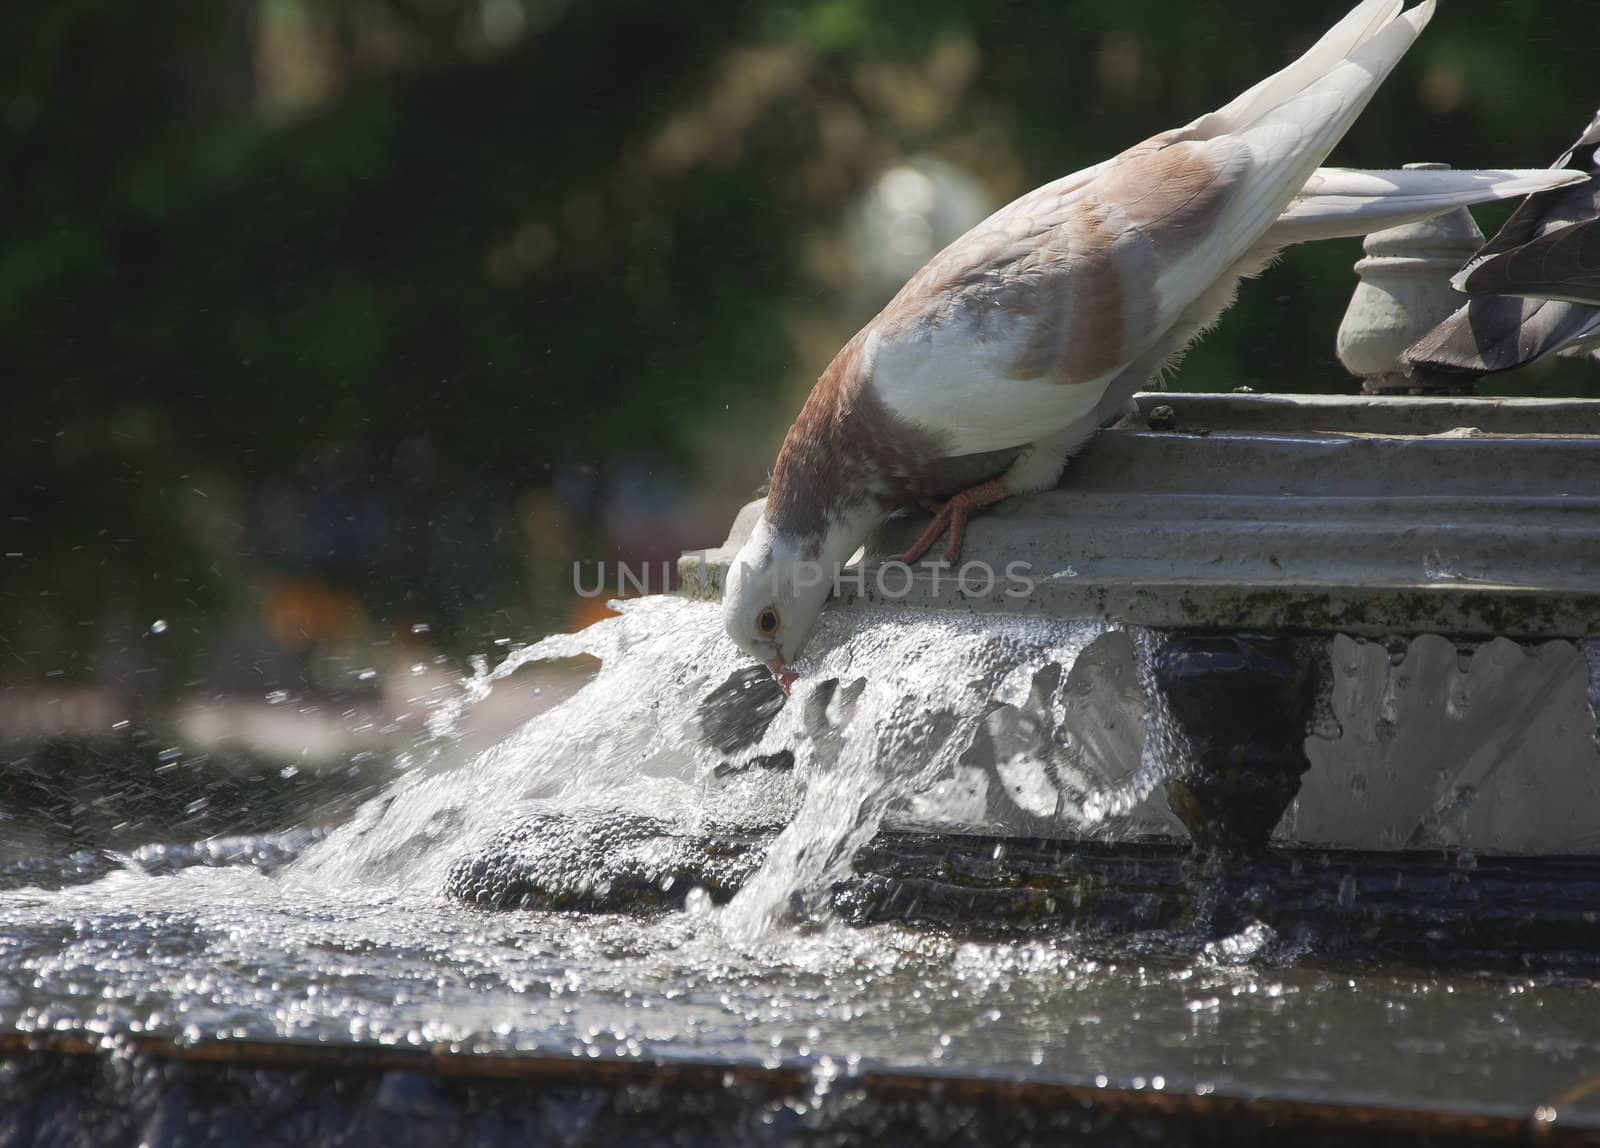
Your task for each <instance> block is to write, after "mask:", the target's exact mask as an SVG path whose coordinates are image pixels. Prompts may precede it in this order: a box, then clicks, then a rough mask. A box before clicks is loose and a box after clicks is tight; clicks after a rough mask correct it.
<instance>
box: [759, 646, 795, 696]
mask: <svg viewBox="0 0 1600 1148" xmlns="http://www.w3.org/2000/svg"><path fill="white" fill-rule="evenodd" d="M767 669H769V670H771V671H772V676H773V677H775V678H777V679H778V684H779V685H780V686H782V687H783V696H784V697H788V696H789V687H790V686H792V685H794V683H795V679H797V678H798V677H799V676H800V675H799V674H797V673H795V672H794V671H793V670H791V669H790V668H789V663H788V662H786V661H784V660H783V655H782V654H778V655H776V656H775V657H773V658H772V659H771V660H770V661H769V662H767Z"/></svg>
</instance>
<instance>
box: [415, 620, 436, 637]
mask: <svg viewBox="0 0 1600 1148" xmlns="http://www.w3.org/2000/svg"><path fill="white" fill-rule="evenodd" d="M431 628H432V627H430V626H429V625H428V623H426V622H413V623H411V632H412V633H413V634H426V633H427V632H428V631H429V630H430V629H431Z"/></svg>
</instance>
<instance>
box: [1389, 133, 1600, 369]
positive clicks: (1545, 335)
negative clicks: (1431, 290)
mask: <svg viewBox="0 0 1600 1148" xmlns="http://www.w3.org/2000/svg"><path fill="white" fill-rule="evenodd" d="M1597 152H1600V114H1597V115H1596V116H1595V118H1594V120H1593V121H1592V122H1591V123H1590V124H1589V127H1588V129H1587V130H1586V131H1585V132H1584V133H1583V135H1582V136H1581V137H1580V138H1579V139H1578V141H1577V143H1575V144H1573V145H1572V147H1571V148H1570V149H1569V150H1568V151H1567V152H1566V153H1565V154H1564V155H1562V157H1561V158H1560V159H1558V160H1556V162H1555V163H1554V164H1553V165H1552V166H1553V167H1557V168H1578V169H1579V170H1582V171H1587V172H1589V173H1590V174H1589V179H1588V180H1587V181H1585V182H1583V183H1578V184H1574V185H1572V186H1570V187H1562V188H1556V189H1555V190H1553V191H1541V192H1536V193H1534V194H1533V195H1530V196H1528V198H1527V199H1526V200H1524V201H1523V202H1522V205H1521V206H1520V207H1518V208H1517V210H1516V212H1515V213H1514V214H1513V215H1512V216H1511V218H1510V219H1508V220H1507V221H1506V225H1505V226H1504V227H1502V228H1501V229H1500V230H1499V231H1498V232H1496V233H1495V237H1494V238H1493V239H1491V240H1490V241H1489V242H1488V243H1486V244H1484V246H1483V247H1482V249H1480V250H1479V252H1478V253H1477V254H1476V255H1474V256H1473V257H1472V260H1471V261H1470V262H1469V263H1468V264H1467V266H1466V267H1465V268H1464V269H1463V270H1462V272H1461V273H1460V274H1459V275H1458V276H1457V277H1456V279H1455V283H1456V286H1457V288H1458V289H1461V290H1465V291H1466V292H1467V293H1468V294H1469V295H1471V296H1472V298H1471V300H1469V301H1468V303H1467V304H1466V306H1464V307H1462V308H1461V309H1460V310H1458V311H1457V312H1456V313H1455V314H1453V315H1451V316H1450V317H1449V318H1448V319H1446V320H1445V321H1444V322H1442V323H1440V324H1439V325H1438V326H1437V327H1435V328H1434V329H1433V330H1432V331H1429V332H1428V333H1427V334H1426V335H1424V336H1423V337H1422V338H1420V339H1418V340H1417V341H1416V343H1414V344H1413V345H1412V346H1411V347H1410V348H1409V349H1408V350H1407V351H1406V353H1405V360H1406V362H1407V363H1408V364H1409V365H1410V367H1411V368H1412V369H1413V370H1416V371H1423V372H1433V373H1438V374H1445V375H1467V376H1477V375H1489V374H1495V373H1498V372H1500V371H1510V370H1515V369H1516V368H1518V367H1525V366H1527V365H1528V364H1530V363H1534V362H1537V361H1538V360H1540V359H1542V358H1544V357H1545V356H1547V355H1551V354H1555V353H1558V352H1561V351H1568V352H1571V353H1577V352H1581V351H1583V350H1587V349H1588V348H1589V346H1591V345H1593V344H1594V342H1595V341H1596V340H1600V223H1597V222H1596V217H1597V216H1600V156H1597Z"/></svg>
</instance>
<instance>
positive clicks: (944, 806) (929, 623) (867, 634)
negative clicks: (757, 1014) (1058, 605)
mask: <svg viewBox="0 0 1600 1148" xmlns="http://www.w3.org/2000/svg"><path fill="white" fill-rule="evenodd" d="M618 608H619V611H620V613H619V616H618V617H616V618H612V619H608V620H606V621H604V622H601V623H599V624H597V625H595V626H592V627H590V628H589V629H586V630H584V631H582V632H581V633H578V634H573V635H563V636H559V637H553V638H548V639H546V640H544V641H541V642H539V643H537V644H535V645H532V646H529V647H527V648H525V649H523V650H520V651H518V652H516V653H514V654H512V655H511V656H510V657H508V658H507V659H506V660H505V661H504V662H502V663H501V664H500V665H499V666H497V667H495V668H494V669H493V670H489V669H487V668H486V667H479V669H478V671H477V672H476V673H475V674H474V675H473V677H472V678H470V679H469V680H468V681H467V682H466V683H464V689H463V693H462V697H461V699H460V701H459V702H458V703H457V704H455V705H453V706H446V707H440V708H439V710H438V711H437V712H436V714H435V718H434V733H435V734H436V735H437V736H441V737H445V736H448V735H449V734H450V732H451V730H452V729H453V728H454V725H455V723H456V722H457V721H458V720H459V718H460V715H461V713H462V712H463V710H464V708H465V707H467V706H470V705H471V704H473V703H474V702H475V701H476V700H479V699H481V698H482V697H484V696H485V695H486V694H487V693H488V692H489V691H490V690H492V689H493V688H494V685H495V683H496V682H498V681H502V680H504V679H505V678H506V677H508V676H509V675H510V674H512V673H514V672H515V671H516V670H518V669H520V668H522V667H523V666H526V665H529V664H530V663H535V662H539V661H544V660H549V659H558V658H569V657H573V656H576V655H580V654H588V655H592V656H594V657H596V658H598V659H600V662H601V669H600V671H599V673H598V674H597V675H596V676H595V677H594V679H593V680H592V681H591V682H590V683H589V684H588V685H587V686H585V687H584V688H583V689H582V690H581V691H579V692H578V693H577V694H575V695H574V696H572V697H571V698H569V699H567V700H566V701H565V702H563V703H561V704H559V705H558V706H556V707H554V708H552V709H550V710H548V711H546V712H545V713H542V714H540V715H539V716H537V717H535V718H533V719H532V720H530V721H529V722H528V723H527V724H526V725H525V726H524V727H523V728H522V729H520V730H519V731H518V732H517V733H515V734H513V735H512V736H511V737H509V738H507V739H505V740H504V741H503V742H501V743H500V744H498V745H496V746H494V747H493V748H491V749H490V750H488V751H486V752H485V753H483V754H482V755H480V756H479V757H478V758H477V759H476V760H473V761H471V762H470V763H468V764H466V765H464V766H462V767H460V768H458V769H455V770H453V771H448V772H438V771H435V772H431V773H418V774H412V775H407V776H405V777H402V778H401V779H399V780H398V781H397V782H396V784H395V785H394V786H393V787H392V788H391V790H390V791H389V792H388V793H386V794H384V795H383V796H381V797H380V798H378V799H375V800H374V801H373V802H371V803H370V804H369V805H368V806H367V807H366V808H364V809H363V810H362V811H361V812H360V814H359V815H358V816H357V817H356V818H355V819H354V820H353V821H352V822H351V823H350V824H349V825H347V826H345V827H343V828H341V829H340V830H338V831H336V832H334V833H333V834H331V835H330V836H329V837H328V838H327V839H326V840H325V841H323V842H321V843H320V844H318V845H317V846H315V847H314V848H313V849H312V850H310V851H309V852H308V854H307V855H306V856H305V857H304V858H302V859H301V861H300V862H299V863H298V865H297V866H295V868H294V871H293V872H292V873H291V874H290V879H296V880H307V881H315V882H318V883H327V882H336V883H358V884H383V885H387V886H389V887H391V888H393V887H395V886H401V887H410V888H416V889H418V890H428V891H432V890H437V889H438V888H439V886H440V882H441V881H442V879H443V877H444V874H445V872H446V870H447V869H448V867H449V866H450V864H451V863H452V861H454V860H455V859H456V858H458V857H460V856H461V855H462V854H463V853H465V852H469V851H471V850H472V849H474V848H476V847H478V846H480V845H481V844H482V843H483V842H484V841H485V840H486V839H488V838H489V837H490V836H491V835H493V834H494V833H495V832H496V831H497V830H500V829H503V828H504V827H505V826H506V825H507V824H508V823H510V822H513V821H515V820H516V819H517V818H518V817H519V816H527V815H528V814H529V813H530V812H531V811H532V810H534V809H538V810H539V811H541V813H542V814H544V815H548V814H549V812H550V811H551V810H552V809H553V810H557V811H559V810H561V809H570V810H574V811H576V810H585V811H593V810H595V809H596V808H603V809H608V810H618V811H629V812H634V813H640V814H648V815H649V816H650V817H652V818H655V819H665V820H667V821H670V822H671V823H672V824H673V826H674V828H675V829H676V830H679V831H682V832H688V833H692V832H694V831H695V830H696V829H701V828H705V827H707V826H708V825H711V824H716V825H720V826H726V825H728V824H730V823H731V824H737V823H740V822H741V821H742V822H744V823H746V824H750V825H770V824H772V823H773V822H774V820H778V821H781V822H785V824H784V828H783V830H782V832H781V833H780V834H779V836H778V837H777V839H776V840H775V841H774V842H773V844H772V846H771V847H770V849H769V850H768V852H767V856H766V859H765V861H764V863H763V864H762V865H761V867H760V868H759V870H758V871H757V872H756V873H755V875H754V876H753V878H752V879H750V880H749V881H748V882H747V883H746V884H745V885H744V887H743V889H742V890H741V891H740V893H739V894H738V896H737V897H736V898H735V899H734V900H733V902H732V903H731V904H729V905H727V906H725V907H724V908H723V909H722V910H721V911H720V920H721V923H722V926H723V928H724V931H725V932H726V933H727V934H728V935H729V936H730V937H735V938H748V939H754V938H756V937H758V936H760V935H762V934H764V933H766V932H767V931H769V930H770V929H771V928H772V926H773V924H774V923H775V922H776V921H778V920H780V919H781V918H783V917H784V916H785V915H787V914H788V913H789V912H790V911H791V909H792V908H793V907H794V905H795V903H796V902H797V901H799V902H800V903H802V904H808V903H809V901H810V900H811V899H812V895H813V894H815V893H818V892H821V891H823V890H825V889H826V888H827V887H828V886H829V885H830V884H831V883H832V882H833V881H834V880H836V879H837V878H838V877H840V876H842V875H843V873H844V871H845V870H846V869H847V867H848V866H849V863H850V859H851V857H852V856H853V854H854V853H855V852H856V850H857V848H858V847H859V846H860V845H862V844H863V843H864V842H865V841H866V840H868V839H869V838H870V837H871V836H872V835H873V834H874V833H876V832H877V831H878V829H879V827H880V826H881V825H882V824H883V822H884V820H885V818H886V817H889V818H894V817H900V818H903V819H907V820H911V821H915V822H917V823H927V822H930V821H932V822H936V823H937V822H940V821H943V822H944V823H945V824H946V825H955V826H957V827H967V828H985V827H986V828H991V829H993V828H995V827H996V825H995V822H996V820H997V819H998V820H999V821H1002V822H1004V821H1005V819H1006V817H1007V816H1008V815H1009V816H1011V817H1013V819H1015V818H1021V821H1022V823H1023V824H1024V827H1025V828H1029V829H1034V830H1037V829H1039V828H1040V826H1041V824H1044V823H1056V824H1059V825H1060V826H1062V827H1063V828H1064V829H1070V830H1072V831H1074V832H1082V831H1084V830H1085V829H1088V828H1093V827H1094V826H1095V825H1097V824H1102V823H1107V824H1108V823H1110V822H1111V821H1112V820H1114V819H1116V818H1119V817H1121V818H1125V817H1127V816H1128V814H1129V813H1130V811H1133V810H1135V809H1137V808H1138V807H1139V805H1140V803H1141V801H1142V800H1143V799H1144V798H1145V797H1146V796H1147V795H1148V794H1149V793H1150V792H1151V790H1152V789H1154V788H1155V787H1156V785H1157V784H1158V783H1159V780H1160V778H1161V776H1162V774H1163V772H1164V770H1165V768H1166V766H1165V763H1164V761H1163V760H1162V759H1161V752H1160V751H1161V747H1162V746H1163V745H1164V744H1165V739H1164V738H1163V737H1161V736H1157V737H1153V738H1147V737H1146V736H1145V732H1146V731H1145V727H1146V706H1145V702H1144V698H1145V696H1146V689H1145V688H1144V683H1143V682H1142V681H1141V680H1140V679H1141V678H1142V677H1143V676H1144V675H1142V674H1141V673H1140V671H1139V669H1138V667H1137V665H1136V664H1135V663H1137V662H1142V661H1143V660H1144V659H1143V658H1141V657H1140V656H1139V653H1138V651H1139V648H1140V645H1141V643H1140V642H1137V641H1133V640H1130V639H1129V637H1128V635H1126V634H1123V633H1116V632H1108V631H1107V629H1106V627H1104V626H1103V625H1100V624H1097V623H1082V622H1078V623H1065V622H1059V621H1051V620H1046V619H1023V618H996V617H981V618H980V617H975V616H960V615H954V614H952V613H950V612H948V611H941V612H929V613H918V612H913V611H905V610H851V611H829V612H827V613H825V614H824V617H823V620H822V622H821V623H820V624H819V628H818V631H817V633H816V635H815V636H814V638H813V642H812V646H811V653H810V656H809V657H808V659H807V662H806V663H804V664H803V666H802V669H803V670H804V671H805V673H804V676H803V677H802V678H801V680H800V682H799V683H797V684H796V686H795V689H794V693H793V695H792V697H790V698H789V699H788V701H787V703H786V704H784V705H782V707H781V709H778V712H777V713H776V714H775V716H774V715H771V714H763V715H761V720H759V721H752V722H750V723H749V724H750V727H751V733H750V736H749V737H748V738H746V739H744V740H743V743H742V744H740V745H738V746H737V748H736V749H735V750H734V751H733V752H731V753H730V748H729V745H728V744H727V739H726V738H722V739H718V738H716V737H709V736H708V733H707V729H706V719H705V701H706V699H707V698H708V697H710V696H712V695H714V694H716V693H717V692H718V691H719V690H720V691H721V693H722V694H723V695H724V696H726V695H727V694H728V687H729V683H730V682H732V681H737V680H740V679H739V678H738V677H737V675H738V674H739V673H740V672H741V671H744V670H747V669H748V667H747V666H746V664H745V662H746V659H745V658H744V657H743V655H741V654H740V653H739V652H738V651H737V650H736V649H735V648H734V647H733V645H732V644H731V643H730V642H729V641H728V640H727V638H726V637H725V635H724V633H723V629H722V623H721V616H720V611H719V610H718V609H717V607H716V606H715V605H712V604H707V603H699V602H693V601H688V600H684V599H678V598H671V597H661V598H652V599H645V600H641V601H636V602H628V603H620V604H618ZM1091 649H1092V651H1093V652H1092V653H1091V654H1090V655H1089V656H1085V657H1084V660H1083V664H1082V666H1078V662H1079V659H1080V656H1083V655H1085V651H1091ZM1123 663H1126V664H1123ZM730 704H733V705H739V704H743V699H741V698H739V697H734V698H733V700H732V702H731V703H730ZM749 705H751V706H757V705H759V702H758V700H757V699H756V698H754V697H752V698H750V699H749ZM768 708H777V707H776V706H775V705H771V706H769V707H768ZM763 721H764V722H765V723H766V724H765V728H764V730H763V729H762V728H761V725H762V722H763ZM1152 751H1153V752H1152ZM730 758H732V759H733V760H732V761H730ZM775 760H781V761H783V762H785V763H788V762H792V769H791V770H786V771H785V772H783V773H782V774H781V775H779V774H777V773H776V772H773V773H768V772H767V771H760V770H749V771H746V772H743V773H737V775H736V776H734V777H733V778H732V779H731V780H730V774H731V773H734V772H735V770H734V769H730V766H733V767H737V765H738V763H739V762H741V761H769V762H770V761H775ZM1041 787H1044V788H1052V787H1053V791H1054V792H1055V793H1056V794H1057V796H1056V797H1055V799H1054V801H1053V804H1050V805H1049V806H1048V807H1040V808H1030V807H1028V806H1029V802H1030V801H1034V803H1035V804H1037V801H1035V799H1034V798H1033V797H1032V796H1031V795H1033V794H1034V793H1035V792H1036V791H1039V790H1040V789H1041ZM775 794H778V795H780V796H779V797H778V798H776V799H775V797H774V795H775ZM572 876H573V877H574V878H575V879H581V876H582V875H581V874H574V875H572ZM819 900H820V899H819ZM810 907H812V908H815V907H816V906H814V905H811V906H810Z"/></svg>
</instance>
